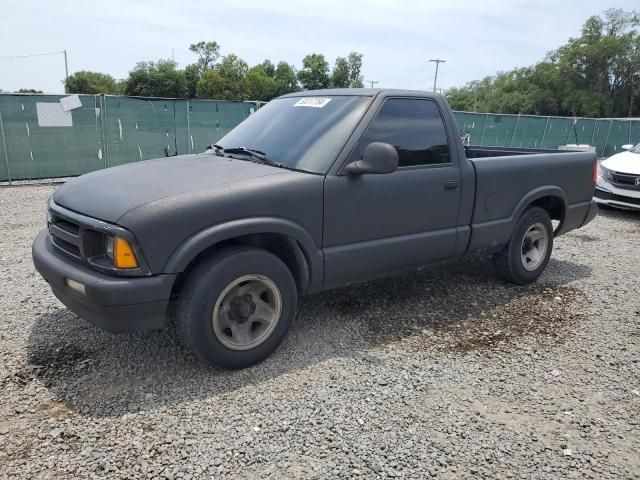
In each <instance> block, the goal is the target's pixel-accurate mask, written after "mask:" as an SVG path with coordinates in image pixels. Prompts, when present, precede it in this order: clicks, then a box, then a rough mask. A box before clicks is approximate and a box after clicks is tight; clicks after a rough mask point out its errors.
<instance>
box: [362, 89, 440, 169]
mask: <svg viewBox="0 0 640 480" xmlns="http://www.w3.org/2000/svg"><path fill="white" fill-rule="evenodd" d="M372 142H385V143H389V144H391V145H393V146H394V147H396V150H397V151H398V156H399V166H400V167H408V166H414V165H434V164H441V163H449V162H450V158H449V145H448V143H447V133H446V131H445V128H444V123H443V122H442V117H441V116H440V111H439V110H438V106H437V105H436V103H435V102H433V101H431V100H426V99H418V98H390V99H388V100H387V101H385V102H384V105H382V108H381V109H380V111H379V112H378V114H377V115H376V117H375V118H374V119H373V120H372V122H371V124H370V125H369V127H367V130H366V131H365V133H364V134H363V136H362V138H361V139H360V142H359V143H358V146H357V147H356V149H355V150H354V152H353V153H352V155H351V158H350V161H354V160H358V159H360V158H362V152H363V151H364V149H365V147H366V146H367V145H369V144H370V143H372Z"/></svg>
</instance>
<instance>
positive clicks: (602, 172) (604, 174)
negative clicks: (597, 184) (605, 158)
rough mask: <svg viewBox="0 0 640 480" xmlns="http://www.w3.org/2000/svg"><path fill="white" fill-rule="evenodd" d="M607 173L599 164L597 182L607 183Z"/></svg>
mask: <svg viewBox="0 0 640 480" xmlns="http://www.w3.org/2000/svg"><path fill="white" fill-rule="evenodd" d="M608 176H609V171H608V170H607V169H606V168H605V167H603V166H602V164H601V163H599V164H598V180H602V181H605V182H606V181H608Z"/></svg>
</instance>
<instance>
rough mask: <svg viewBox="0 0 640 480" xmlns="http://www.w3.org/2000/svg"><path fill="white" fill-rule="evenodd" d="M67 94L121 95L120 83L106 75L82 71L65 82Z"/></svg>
mask: <svg viewBox="0 0 640 480" xmlns="http://www.w3.org/2000/svg"><path fill="white" fill-rule="evenodd" d="M63 83H64V91H65V92H66V93H85V94H99V93H104V94H110V95H117V94H119V93H120V88H119V85H118V82H117V81H116V80H115V79H114V78H113V77H112V76H111V75H108V74H106V73H100V72H90V71H87V70H81V71H79V72H75V73H74V74H73V75H70V76H69V77H68V78H67V79H66V80H65V81H64V82H63Z"/></svg>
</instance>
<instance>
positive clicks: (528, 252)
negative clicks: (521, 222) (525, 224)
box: [520, 222, 549, 272]
mask: <svg viewBox="0 0 640 480" xmlns="http://www.w3.org/2000/svg"><path fill="white" fill-rule="evenodd" d="M547 248H549V233H548V232H547V229H546V228H545V226H544V225H543V224H542V223H539V222H538V223H534V224H533V225H531V226H530V227H529V229H528V230H527V233H525V234H524V238H523V239H522V246H521V249H520V260H521V261H522V266H523V267H524V269H525V270H527V271H529V272H532V271H533V270H536V269H537V268H538V267H540V265H542V262H544V259H545V257H546V255H547Z"/></svg>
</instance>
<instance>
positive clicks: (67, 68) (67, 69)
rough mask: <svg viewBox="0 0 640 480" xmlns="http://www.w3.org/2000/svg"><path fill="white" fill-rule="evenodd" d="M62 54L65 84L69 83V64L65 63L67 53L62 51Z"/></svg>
mask: <svg viewBox="0 0 640 480" xmlns="http://www.w3.org/2000/svg"><path fill="white" fill-rule="evenodd" d="M62 53H64V82H65V84H66V83H67V81H69V64H68V63H67V51H66V50H63V51H62Z"/></svg>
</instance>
